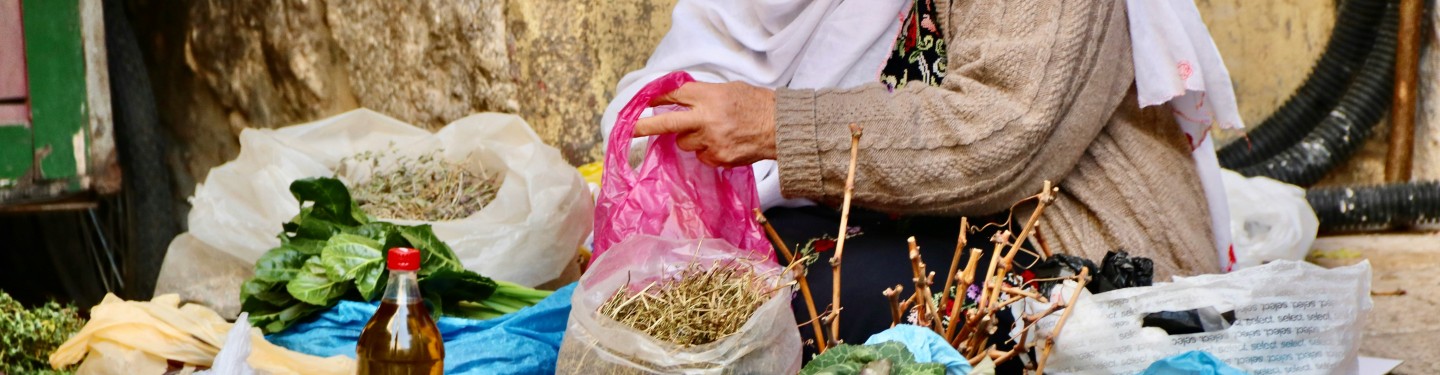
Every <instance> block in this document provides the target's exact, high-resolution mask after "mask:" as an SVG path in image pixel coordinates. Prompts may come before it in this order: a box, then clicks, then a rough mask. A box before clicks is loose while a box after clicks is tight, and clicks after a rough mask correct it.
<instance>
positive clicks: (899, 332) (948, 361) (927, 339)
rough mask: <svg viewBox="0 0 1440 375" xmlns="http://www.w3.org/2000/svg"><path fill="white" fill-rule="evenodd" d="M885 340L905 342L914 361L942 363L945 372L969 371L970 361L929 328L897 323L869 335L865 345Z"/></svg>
mask: <svg viewBox="0 0 1440 375" xmlns="http://www.w3.org/2000/svg"><path fill="white" fill-rule="evenodd" d="M886 341H896V342H899V343H901V344H905V348H906V349H910V354H914V355H915V362H919V363H932V362H933V363H940V364H944V365H945V373H946V374H968V373H970V362H969V361H967V360H965V357H963V356H961V355H960V352H959V351H957V350H955V347H953V346H950V343H948V342H945V338H944V337H940V335H939V334H936V333H935V331H931V330H930V329H927V328H922V327H920V326H917V325H913V324H898V325H896V326H894V327H890V329H887V330H884V331H880V333H876V334H874V335H871V336H870V339H868V340H865V345H870V344H879V343H883V342H886Z"/></svg>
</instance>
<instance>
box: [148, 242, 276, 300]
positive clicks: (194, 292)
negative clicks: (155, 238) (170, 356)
mask: <svg viewBox="0 0 1440 375" xmlns="http://www.w3.org/2000/svg"><path fill="white" fill-rule="evenodd" d="M251 276H255V264H254V263H253V262H245V261H242V260H240V259H238V258H235V256H234V255H230V254H229V253H226V252H224V251H220V250H219V249H216V248H214V247H211V246H210V245H208V244H206V243H204V242H200V240H197V239H195V236H192V235H190V234H189V233H181V234H180V235H179V236H175V239H174V240H172V241H170V247H169V248H168V249H167V250H166V251H165V262H164V263H161V265H160V277H159V279H157V280H155V295H157V296H158V295H165V294H178V295H180V299H182V300H184V301H187V302H197V303H200V304H201V305H204V306H205V307H209V308H210V309H211V310H215V312H216V313H218V314H220V316H222V317H225V319H232V320H233V319H235V317H236V316H237V315H239V314H240V297H239V296H240V285H241V284H243V283H245V280H246V279H249V278H250V277H251Z"/></svg>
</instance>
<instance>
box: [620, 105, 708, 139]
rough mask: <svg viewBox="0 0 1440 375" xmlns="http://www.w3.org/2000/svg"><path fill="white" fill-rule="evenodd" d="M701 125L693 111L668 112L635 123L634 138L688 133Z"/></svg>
mask: <svg viewBox="0 0 1440 375" xmlns="http://www.w3.org/2000/svg"><path fill="white" fill-rule="evenodd" d="M702 125H703V123H702V121H701V120H700V117H699V116H698V115H697V114H696V113H695V111H680V112H669V113H665V114H661V115H656V116H650V117H646V118H642V119H640V121H636V122H635V135H634V136H635V137H637V138H638V137H648V136H652V135H659V134H669V133H689V132H693V131H695V130H699V129H700V127H701V126H702Z"/></svg>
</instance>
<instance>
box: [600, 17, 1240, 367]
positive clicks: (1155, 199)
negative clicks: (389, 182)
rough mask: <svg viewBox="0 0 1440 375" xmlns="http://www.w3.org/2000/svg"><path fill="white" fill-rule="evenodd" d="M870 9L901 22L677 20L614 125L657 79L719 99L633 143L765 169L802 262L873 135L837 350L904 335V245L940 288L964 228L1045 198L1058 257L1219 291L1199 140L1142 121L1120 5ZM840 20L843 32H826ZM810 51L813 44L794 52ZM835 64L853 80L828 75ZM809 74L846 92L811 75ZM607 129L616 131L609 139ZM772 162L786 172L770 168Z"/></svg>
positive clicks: (832, 218)
mask: <svg viewBox="0 0 1440 375" xmlns="http://www.w3.org/2000/svg"><path fill="white" fill-rule="evenodd" d="M850 3H855V2H850ZM873 3H885V4H884V5H875V4H866V5H864V6H873V7H883V6H890V5H895V4H890V3H899V4H898V6H896V7H895V9H896V10H897V11H896V12H895V13H885V12H884V10H878V11H875V12H878V13H879V14H880V16H873V15H869V14H867V13H866V12H867V11H872V10H857V9H847V8H846V7H847V6H851V7H857V6H862V5H856V4H847V3H844V2H838V1H835V2H826V1H817V2H813V3H810V4H808V5H796V4H790V5H788V7H784V6H778V5H773V4H767V5H759V4H747V5H741V4H699V2H686V1H681V2H680V4H678V5H677V7H676V10H675V13H674V17H675V19H674V21H673V22H674V25H673V26H672V29H671V32H670V34H668V35H667V36H666V40H664V41H662V42H661V46H660V47H659V48H657V50H656V55H655V56H654V57H652V59H651V60H650V62H649V63H647V67H646V68H645V69H642V70H641V71H639V72H636V73H632V74H631V75H629V76H627V77H626V78H625V80H622V84H621V88H620V90H619V91H620V93H619V95H617V98H616V100H615V102H614V103H612V105H611V108H612V111H611V112H612V113H613V109H615V108H618V106H617V105H616V103H618V104H619V105H623V103H625V102H626V101H628V99H629V97H630V94H632V93H633V92H634V89H635V86H637V85H643V83H644V82H648V79H646V78H645V77H652V76H653V75H655V74H656V73H657V72H663V71H669V70H687V71H691V72H692V75H695V76H696V77H697V79H699V80H702V81H710V82H718V83H701V82H696V83H691V84H687V85H685V86H684V87H681V88H680V89H678V90H676V91H674V92H672V93H670V94H669V95H667V96H666V97H664V98H663V99H661V100H658V101H656V102H654V103H652V104H656V105H658V104H679V105H684V106H687V107H690V108H691V110H690V111H687V112H672V113H667V114H664V115H659V116H654V117H649V118H645V119H642V120H641V121H640V122H639V123H638V124H637V126H636V130H635V134H634V136H635V137H644V136H649V135H655V134H664V133H678V134H680V137H679V140H678V143H679V146H680V147H681V148H682V149H686V150H692V151H695V152H697V153H698V155H699V156H700V159H701V160H702V161H705V162H707V163H709V164H712V165H717V166H738V165H747V164H751V163H757V162H760V164H757V171H758V172H757V174H761V175H760V176H757V178H759V179H760V180H761V186H762V196H765V192H764V190H765V188H764V186H765V181H767V179H768V180H770V181H772V183H775V181H777V180H778V191H779V193H780V195H781V196H783V199H782V198H778V197H769V199H766V201H767V203H770V204H767V206H772V205H773V206H776V207H774V208H770V209H769V210H767V212H766V214H767V215H768V216H769V217H770V219H771V221H772V222H773V223H774V224H775V225H776V226H777V229H778V230H779V231H780V232H781V234H782V236H783V237H785V238H786V240H787V242H790V245H791V246H792V247H793V246H795V245H796V244H797V243H804V242H806V240H807V239H809V238H814V237H817V236H820V235H822V234H831V235H832V236H833V234H835V233H836V232H837V229H838V221H839V215H838V213H837V212H836V207H837V206H838V204H839V202H840V201H841V197H842V193H843V188H844V183H845V174H846V169H847V166H848V163H849V154H850V151H849V145H850V131H849V129H848V125H849V124H857V125H859V126H861V127H862V128H863V129H864V136H863V138H862V139H861V141H860V147H859V149H860V152H859V159H858V167H857V172H856V178H855V190H854V191H855V193H854V205H855V206H856V207H858V208H860V209H859V210H858V212H857V213H855V214H852V218H851V223H852V224H856V223H858V225H852V226H858V227H859V228H858V231H859V232H862V233H864V234H862V235H860V236H857V237H855V238H854V239H852V240H850V242H847V245H846V252H845V259H844V262H843V268H844V271H843V275H844V276H843V277H844V280H842V281H843V283H842V285H843V288H845V290H843V291H842V292H843V293H842V297H841V298H842V306H843V307H844V310H843V311H842V313H841V316H842V319H841V321H842V323H844V324H845V326H843V327H842V328H841V330H842V332H841V338H842V339H844V340H845V341H847V342H852V343H859V342H861V341H864V339H865V338H866V337H868V336H869V335H870V334H872V333H874V332H875V331H878V330H880V329H883V328H884V327H887V326H888V325H889V320H890V316H889V313H888V310H887V309H886V308H884V304H885V302H884V299H883V297H881V295H880V291H881V290H883V289H884V288H886V287H889V286H893V285H895V284H902V285H906V286H907V289H909V288H908V286H909V285H911V283H910V270H909V268H908V267H909V263H908V261H907V259H906V258H905V255H904V249H905V245H904V238H905V237H906V236H909V235H915V236H917V240H918V242H919V243H920V246H921V248H922V250H925V254H924V259H925V261H926V263H927V264H930V265H931V266H930V268H931V269H932V270H936V269H939V268H942V267H944V265H948V264H949V260H950V256H951V255H950V254H952V251H953V250H954V244H955V238H956V237H957V234H958V217H960V216H968V217H970V218H972V221H971V222H972V223H976V224H984V223H985V222H987V221H1003V220H1004V219H1005V217H1006V214H1007V209H1008V208H1010V206H1011V205H1012V204H1014V203H1015V202H1017V201H1020V200H1022V199H1024V198H1026V197H1028V196H1031V195H1034V194H1036V193H1038V192H1039V191H1040V190H1041V188H1042V186H1043V185H1044V182H1045V181H1047V180H1048V181H1055V182H1056V183H1057V184H1058V186H1059V187H1060V194H1059V197H1058V199H1057V200H1056V201H1055V202H1054V204H1053V205H1052V206H1051V207H1050V208H1047V209H1046V210H1045V211H1044V216H1043V217H1042V219H1041V221H1040V224H1039V228H1040V230H1039V233H1040V234H1041V235H1042V236H1043V241H1044V242H1045V244H1046V245H1048V247H1050V248H1051V249H1053V250H1056V251H1058V252H1064V253H1069V254H1074V255H1079V256H1082V257H1085V258H1088V259H1092V260H1099V259H1100V258H1102V257H1103V255H1104V254H1105V253H1106V252H1107V251H1111V250H1117V249H1123V250H1126V251H1128V252H1130V253H1131V254H1132V255H1134V256H1142V257H1148V258H1150V259H1152V260H1153V261H1154V262H1155V277H1156V278H1157V279H1165V278H1169V277H1170V276H1172V275H1193V274H1200V273H1211V272H1218V271H1220V269H1219V266H1218V265H1219V264H1220V262H1219V261H1218V260H1217V252H1216V251H1215V248H1216V239H1215V237H1214V236H1212V231H1211V227H1212V225H1211V217H1210V214H1209V212H1208V208H1207V201H1206V192H1205V189H1204V188H1202V182H1201V179H1200V177H1199V174H1197V171H1196V168H1197V167H1196V161H1195V159H1194V157H1193V156H1192V153H1191V150H1192V147H1193V146H1194V145H1193V142H1195V139H1194V137H1191V139H1188V140H1187V134H1186V133H1185V132H1184V131H1182V128H1181V127H1180V126H1179V125H1178V124H1177V123H1176V119H1175V114H1173V113H1172V108H1171V107H1170V106H1168V105H1159V106H1151V107H1148V108H1144V109H1142V108H1141V106H1140V102H1139V100H1138V99H1137V94H1136V93H1137V91H1136V71H1135V65H1134V63H1133V61H1132V56H1139V54H1132V51H1131V34H1130V29H1129V28H1130V25H1131V22H1129V21H1127V5H1126V4H1125V3H1124V2H1119V1H1110V0H1065V1H1060V0H1027V1H945V0H915V1H914V2H913V3H911V2H910V1H893V2H873ZM735 7H740V8H746V9H742V10H733V8H735ZM747 7H748V8H747ZM765 7H771V8H776V7H781V8H783V9H765ZM817 7H818V8H824V9H821V10H815V8H817ZM817 14H818V15H817ZM882 16H883V17H888V18H887V20H892V19H893V20H894V22H893V23H892V24H887V25H886V27H885V28H878V27H876V28H875V29H880V31H878V32H875V33H867V32H866V31H865V30H867V27H871V24H869V23H866V22H864V20H866V19H868V18H866V17H882ZM834 17H839V18H840V19H841V20H842V21H840V22H839V24H840V25H841V26H839V27H836V26H834V24H832V23H827V21H826V19H827V18H829V19H831V20H833V19H834ZM776 18H779V19H778V20H777V19H776ZM817 19H818V20H819V21H815V20H817ZM812 23H813V25H812ZM877 24H878V22H877ZM796 25H800V26H796ZM690 29H696V30H699V31H694V30H690ZM757 30H758V31H757ZM826 32H834V33H841V34H845V37H843V38H841V39H844V38H852V39H853V43H848V44H847V43H837V42H836V41H835V39H833V38H832V39H826V38H824V37H823V36H824V35H827V34H825V33H826ZM806 33H809V34H806ZM711 34H714V35H711ZM795 34H806V35H810V36H809V37H808V39H807V38H800V39H805V40H804V41H803V42H795V43H792V42H791V41H790V39H795V37H794V35H795ZM717 35H718V36H717ZM872 35H879V38H880V39H878V40H872V39H869V37H870V36H872ZM816 38H819V39H816ZM1207 38H1208V37H1207ZM842 41H843V40H842ZM942 42H943V43H942ZM797 44H798V45H800V47H795V45H797ZM876 45H879V46H880V48H879V50H881V51H883V52H884V53H883V55H881V59H880V60H874V59H873V57H874V55H873V53H872V51H874V50H876V48H874V46H876ZM716 46H719V47H716ZM856 46H859V47H856ZM730 50H739V51H740V53H733V54H729V53H727V52H726V51H730ZM827 55H834V56H835V57H833V58H832V59H834V60H844V61H854V62H855V64H853V65H847V66H840V67H838V68H837V67H834V66H829V65H826V64H825V63H824V62H825V61H826V60H825V56H827ZM732 60H733V61H732ZM1217 60H1218V59H1217ZM865 64H874V65H870V66H869V67H868V68H867V66H865ZM842 65H843V64H842ZM880 67H883V68H880ZM811 68H814V69H815V70H817V71H827V70H828V71H831V72H832V73H831V74H829V75H828V77H832V78H833V79H829V80H828V81H827V80H826V79H825V78H823V77H822V78H819V79H817V78H815V77H813V75H806V72H808V71H809V70H808V69H811ZM1222 69H1223V67H1222ZM882 72H883V74H879V73H882ZM867 73H868V74H867ZM1188 74H1189V73H1183V74H1182V77H1181V79H1182V80H1184V79H1187V78H1189V77H1183V76H1187V75H1188ZM855 77H861V78H862V80H861V81H859V82H857V81H855ZM1227 80H1228V78H1227ZM797 81H801V84H796V82H797ZM887 82H888V83H890V84H888V85H887ZM847 83H854V84H847ZM807 86H808V87H807ZM833 87H841V88H833ZM1181 92H1182V93H1184V92H1185V90H1181ZM1231 105H1232V106H1233V104H1231ZM612 119H613V114H607V117H606V121H605V123H606V124H609V123H611V122H612V121H613V120H612ZM1201 134H1203V132H1202V133H1201ZM1201 138H1202V139H1203V137H1201ZM768 160H774V163H775V164H774V165H775V167H773V168H766V164H765V163H768V162H767V161H768ZM776 177H778V178H776ZM796 199H800V200H798V201H797V200H796ZM810 202H814V203H818V204H819V205H818V206H817V205H808V203H810ZM1029 207H1033V205H1028V206H1021V209H1022V210H1021V211H1020V212H1017V213H1016V216H1017V217H1021V218H1023V217H1025V216H1023V215H1027V214H1028V213H1027V212H1026V210H1028V208H1029ZM992 228H993V227H992ZM852 230H855V229H854V228H852ZM987 235H988V232H987V233H979V234H978V235H977V234H971V235H970V243H971V244H980V243H988V236H987ZM822 250H823V249H822ZM828 254H829V253H828V252H822V253H821V255H822V259H821V261H818V262H815V264H814V265H813V266H812V272H810V273H809V276H808V277H809V281H810V285H811V286H812V288H815V287H817V286H818V287H825V286H828V285H830V272H828V268H829V266H828V263H827V262H825V260H824V259H823V257H826V256H828ZM942 272H943V271H942ZM814 294H815V295H816V304H817V306H825V305H828V303H829V298H828V296H829V293H828V292H827V291H822V290H816V291H815V293H814ZM797 310H799V311H800V312H799V313H797V316H798V317H806V315H808V314H807V313H804V312H803V309H797ZM802 332H805V330H802Z"/></svg>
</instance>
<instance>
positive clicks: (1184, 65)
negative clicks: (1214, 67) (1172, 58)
mask: <svg viewBox="0 0 1440 375" xmlns="http://www.w3.org/2000/svg"><path fill="white" fill-rule="evenodd" d="M1176 70H1178V71H1179V72H1180V80H1182V81H1183V80H1187V79H1190V73H1193V72H1194V69H1193V68H1191V67H1190V62H1189V61H1185V60H1180V65H1179V66H1177V67H1176Z"/></svg>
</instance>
